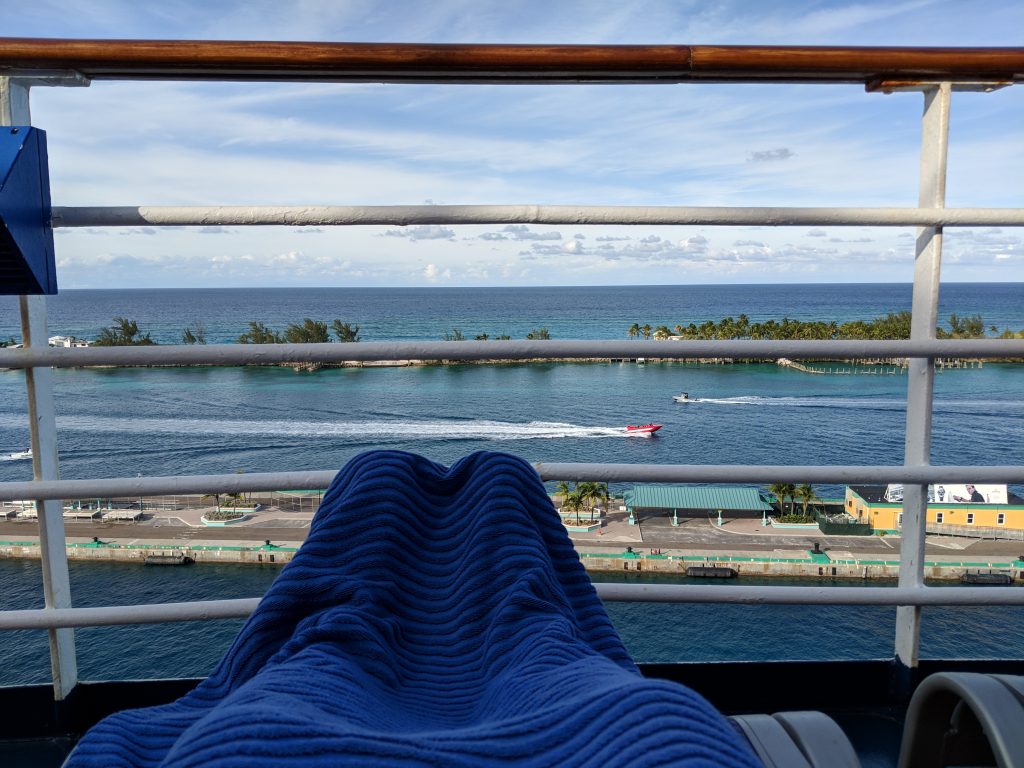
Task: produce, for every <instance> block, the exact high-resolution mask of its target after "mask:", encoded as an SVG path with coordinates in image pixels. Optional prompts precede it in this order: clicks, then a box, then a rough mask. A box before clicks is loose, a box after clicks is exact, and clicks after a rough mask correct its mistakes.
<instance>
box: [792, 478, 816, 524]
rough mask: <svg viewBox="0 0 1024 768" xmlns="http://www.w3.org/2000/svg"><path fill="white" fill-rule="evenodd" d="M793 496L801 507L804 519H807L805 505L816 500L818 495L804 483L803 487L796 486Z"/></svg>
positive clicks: (811, 487)
mask: <svg viewBox="0 0 1024 768" xmlns="http://www.w3.org/2000/svg"><path fill="white" fill-rule="evenodd" d="M793 494H794V496H795V498H796V499H797V500H798V501H799V502H800V503H801V504H802V505H803V508H804V517H807V505H808V504H811V503H812V502H815V501H817V500H818V494H816V493H815V492H814V487H813V486H812V485H811V484H810V483H804V484H803V485H798V486H797V487H796V490H795V491H794V492H793Z"/></svg>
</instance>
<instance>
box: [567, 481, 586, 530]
mask: <svg viewBox="0 0 1024 768" xmlns="http://www.w3.org/2000/svg"><path fill="white" fill-rule="evenodd" d="M583 503H584V499H583V494H582V493H580V491H579V489H578V488H577V489H576V490H575V491H570V492H569V495H568V496H566V497H565V501H563V502H562V507H563V508H564V509H568V510H569V511H570V512H575V513H576V525H580V523H581V520H580V510H581V509H583Z"/></svg>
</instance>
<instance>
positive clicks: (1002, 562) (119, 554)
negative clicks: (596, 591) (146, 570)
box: [0, 538, 1024, 582]
mask: <svg viewBox="0 0 1024 768" xmlns="http://www.w3.org/2000/svg"><path fill="white" fill-rule="evenodd" d="M66 546H67V555H68V559H69V560H83V561H92V562H114V563H136V564H138V565H144V564H145V563H146V559H147V558H151V559H152V558H160V557H179V558H189V559H191V560H192V561H193V562H195V563H196V564H199V565H202V564H203V563H207V564H211V563H213V564H220V565H229V564H237V565H283V564H285V563H287V562H289V561H290V560H291V559H292V557H294V555H295V552H297V551H298V548H299V543H298V542H294V543H284V544H274V543H271V542H269V541H264V543H262V544H260V543H258V542H251V543H225V544H221V543H217V542H209V543H195V542H189V543H187V544H185V543H179V544H175V543H159V542H134V543H123V544H122V543H116V542H105V541H95V540H94V541H90V542H68V543H67V545H66ZM40 556H41V555H40V546H39V540H38V539H37V538H26V539H23V540H17V541H0V558H23V559H36V560H38V559H39V558H40ZM580 560H581V561H582V563H583V566H584V568H586V569H587V570H588V571H595V572H603V573H629V574H631V575H632V574H637V573H654V574H659V575H677V576H685V575H686V570H687V568H689V567H692V566H706V567H714V568H731V569H733V570H734V571H736V573H737V575H738V576H739V577H740V578H741V579H742V578H743V577H745V576H746V577H755V576H756V577H806V578H815V577H827V578H836V579H894V578H896V577H897V576H898V575H899V560H898V559H878V558H872V557H854V556H850V557H846V556H842V557H832V556H830V555H829V554H828V553H826V552H814V551H812V550H807V551H801V550H794V551H792V552H787V553H785V554H784V555H782V556H780V555H775V554H773V555H768V554H765V555H762V556H758V555H746V554H743V553H739V552H727V551H720V552H714V553H708V554H702V553H698V552H694V551H687V550H673V551H667V550H656V551H655V552H653V553H651V554H647V553H640V552H635V551H631V549H628V548H627V549H624V550H621V551H599V552H593V551H581V552H580ZM924 568H925V577H926V578H929V579H936V580H950V581H957V580H959V579H960V578H961V577H962V576H963V575H964V574H967V573H978V572H1000V573H1006V574H1007V575H1009V576H1011V577H1012V578H1013V579H1014V580H1015V581H1016V582H1021V581H1024V560H1020V559H1014V558H1012V557H1005V556H993V557H991V558H978V559H971V560H930V561H925V564H924Z"/></svg>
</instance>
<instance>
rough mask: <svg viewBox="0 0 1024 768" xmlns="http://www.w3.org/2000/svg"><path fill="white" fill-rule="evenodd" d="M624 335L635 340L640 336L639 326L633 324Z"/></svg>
mask: <svg viewBox="0 0 1024 768" xmlns="http://www.w3.org/2000/svg"><path fill="white" fill-rule="evenodd" d="M626 333H628V334H629V338H631V339H635V338H636V337H637V336H639V335H640V326H639V325H638V324H637V323H633V324H632V325H631V326H629V330H628V331H626Z"/></svg>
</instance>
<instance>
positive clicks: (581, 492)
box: [555, 481, 608, 525]
mask: <svg viewBox="0 0 1024 768" xmlns="http://www.w3.org/2000/svg"><path fill="white" fill-rule="evenodd" d="M555 493H556V494H558V495H559V496H561V497H562V509H567V510H569V511H570V512H575V513H576V525H580V511H581V510H582V509H583V508H584V507H586V506H587V505H588V503H589V504H590V505H591V506H590V508H591V519H593V508H594V507H593V505H594V504H600V503H601V502H604V503H605V504H607V502H608V484H607V483H586V482H584V483H576V484H575V487H572V486H570V485H569V483H567V482H565V481H562V482H561V483H559V484H558V485H557V486H556V487H555Z"/></svg>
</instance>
